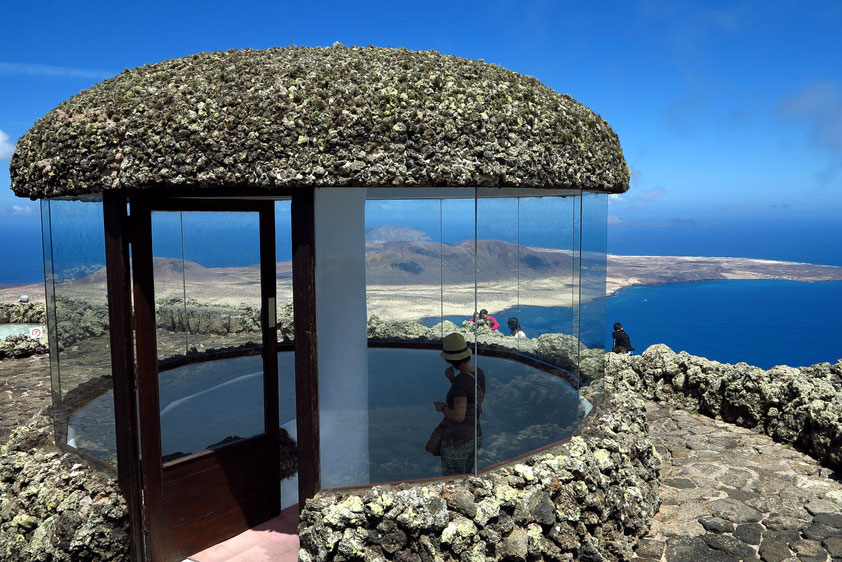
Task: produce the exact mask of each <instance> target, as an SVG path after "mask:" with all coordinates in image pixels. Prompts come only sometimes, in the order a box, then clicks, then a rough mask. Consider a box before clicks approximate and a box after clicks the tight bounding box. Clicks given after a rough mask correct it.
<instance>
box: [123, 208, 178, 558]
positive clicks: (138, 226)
mask: <svg viewBox="0 0 842 562" xmlns="http://www.w3.org/2000/svg"><path fill="white" fill-rule="evenodd" d="M131 216H132V221H131V222H132V226H133V229H132V277H133V279H134V286H133V288H134V312H135V316H134V320H135V326H134V327H135V350H136V357H137V390H138V408H139V410H138V417H139V419H140V450H141V451H142V457H143V462H142V464H141V466H142V474H143V500H144V505H145V510H144V527H145V528H146V529H147V532H148V534H149V535H148V538H149V540H148V541H147V543H146V544H147V547H148V548H147V556H148V558H149V559H150V560H155V561H157V560H166V559H167V555H166V553H167V552H168V550H169V549H168V545H167V533H166V526H165V525H164V522H163V520H162V518H161V517H160V516H158V517H154V516H150V514H157V515H160V514H161V513H162V511H161V510H162V507H163V491H162V490H163V482H162V475H161V468H162V461H161V418H160V403H159V395H158V344H157V337H156V332H155V328H156V323H155V280H154V275H153V271H152V214H151V212H150V210H149V207H148V206H147V205H145V204H143V202H138V201H134V200H132V204H131Z"/></svg>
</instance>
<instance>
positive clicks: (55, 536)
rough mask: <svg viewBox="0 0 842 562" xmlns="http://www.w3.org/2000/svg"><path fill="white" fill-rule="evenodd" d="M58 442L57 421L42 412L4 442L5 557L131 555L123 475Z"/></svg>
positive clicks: (0, 485)
mask: <svg viewBox="0 0 842 562" xmlns="http://www.w3.org/2000/svg"><path fill="white" fill-rule="evenodd" d="M51 440H52V423H51V422H50V420H49V419H48V418H47V417H45V416H41V415H39V416H36V417H34V418H33V419H32V420H31V421H30V422H29V423H27V424H26V425H23V426H20V427H18V428H17V429H15V430H14V431H13V432H12V434H11V436H10V438H9V440H8V441H7V443H6V444H5V445H3V446H2V447H0V560H4V561H8V562H17V561H20V562H24V561H25V562H31V561H42V560H43V561H47V560H49V561H67V562H87V561H91V562H93V561H111V560H113V561H122V560H128V559H129V551H128V545H129V538H128V537H129V535H128V512H127V509H126V505H125V501H124V500H123V498H122V496H121V495H120V493H119V491H118V488H117V482H116V480H114V478H113V477H112V476H110V475H108V474H104V473H101V472H99V471H97V470H94V469H93V468H91V467H89V466H88V465H86V464H84V463H82V462H80V461H79V458H78V457H75V456H74V455H70V454H62V453H61V452H60V451H59V450H57V449H55V448H54V447H51V446H50V445H49V443H50V442H51Z"/></svg>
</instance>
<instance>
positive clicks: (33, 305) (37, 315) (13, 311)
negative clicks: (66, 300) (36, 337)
mask: <svg viewBox="0 0 842 562" xmlns="http://www.w3.org/2000/svg"><path fill="white" fill-rule="evenodd" d="M46 318H47V317H46V313H45V307H44V303H40V302H17V303H6V302H4V303H0V324H6V323H14V324H43V323H44V322H46V321H47V320H46Z"/></svg>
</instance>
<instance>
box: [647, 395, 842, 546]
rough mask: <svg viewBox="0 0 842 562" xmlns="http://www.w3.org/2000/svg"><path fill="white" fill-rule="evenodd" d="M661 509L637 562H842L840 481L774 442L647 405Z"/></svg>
mask: <svg viewBox="0 0 842 562" xmlns="http://www.w3.org/2000/svg"><path fill="white" fill-rule="evenodd" d="M647 418H648V419H649V425H650V432H651V435H652V441H653V442H654V443H655V446H656V447H657V449H658V452H659V453H660V454H661V456H662V458H663V463H664V465H663V469H662V473H661V488H660V493H661V501H662V505H661V509H660V510H659V512H658V514H657V516H656V517H655V519H654V521H653V522H652V529H651V530H650V532H649V535H648V536H647V537H646V538H645V539H643V540H642V541H641V543H640V545H639V546H638V548H637V551H636V556H637V557H639V558H638V560H644V559H645V560H666V561H669V562H704V561H708V560H710V561H722V562H726V561H736V560H765V561H766V562H779V561H784V560H785V561H787V562H799V561H803V562H806V561H827V560H842V475H840V474H839V473H835V472H834V471H832V470H829V469H827V468H824V467H822V466H820V465H819V464H818V463H817V462H816V461H815V460H813V459H811V458H810V457H808V456H806V455H803V454H801V453H799V452H798V451H795V450H793V449H791V448H789V447H786V446H785V445H782V444H780V443H775V442H774V441H772V439H770V438H769V437H767V436H765V435H760V434H757V433H754V432H752V431H751V430H748V429H744V428H741V427H736V426H733V425H731V424H727V423H724V422H721V421H716V420H713V419H710V418H707V417H705V416H701V415H697V414H691V413H688V412H685V411H682V410H670V409H669V408H667V407H664V406H661V405H659V404H656V403H654V402H648V403H647Z"/></svg>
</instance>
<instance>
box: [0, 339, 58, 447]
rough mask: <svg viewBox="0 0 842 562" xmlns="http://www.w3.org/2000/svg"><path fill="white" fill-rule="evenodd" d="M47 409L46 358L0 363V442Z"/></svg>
mask: <svg viewBox="0 0 842 562" xmlns="http://www.w3.org/2000/svg"><path fill="white" fill-rule="evenodd" d="M49 407H50V363H49V357H48V356H47V355H35V356H32V357H27V358H25V359H14V360H12V359H9V360H6V361H0V440H5V439H6V438H8V437H9V434H10V433H11V432H12V430H13V429H14V428H16V427H17V426H19V425H23V424H25V423H26V422H27V421H29V420H30V419H31V418H32V417H33V416H34V415H36V414H38V413H40V412H42V411H46V410H47V408H49Z"/></svg>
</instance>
